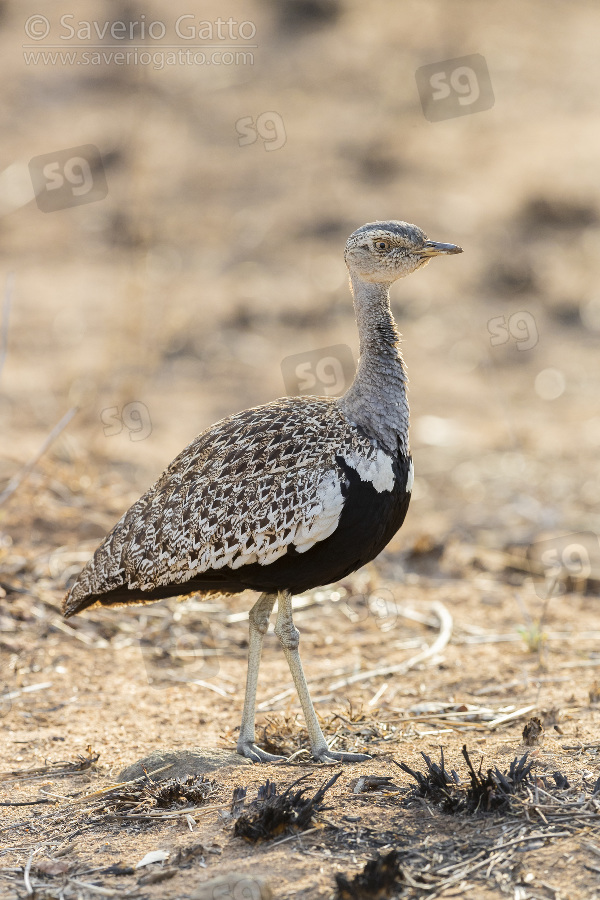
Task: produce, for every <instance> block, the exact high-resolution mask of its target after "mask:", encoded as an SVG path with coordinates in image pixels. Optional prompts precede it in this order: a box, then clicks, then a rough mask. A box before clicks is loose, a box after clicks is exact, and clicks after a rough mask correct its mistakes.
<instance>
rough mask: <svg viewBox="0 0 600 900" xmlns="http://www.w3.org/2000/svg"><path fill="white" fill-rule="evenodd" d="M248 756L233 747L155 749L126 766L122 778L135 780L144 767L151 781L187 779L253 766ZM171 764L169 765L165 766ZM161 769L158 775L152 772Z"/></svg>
mask: <svg viewBox="0 0 600 900" xmlns="http://www.w3.org/2000/svg"><path fill="white" fill-rule="evenodd" d="M251 765H252V763H251V762H250V760H249V759H246V758H245V757H243V756H240V755H239V753H232V752H231V751H230V750H218V749H213V748H211V749H203V748H201V747H194V748H193V749H192V750H155V751H154V752H153V753H151V754H150V756H145V757H144V759H140V760H138V761H137V762H135V763H132V765H130V766H127V768H126V769H123V771H122V772H121V774H120V775H119V781H133V780H134V779H136V778H140V777H141V776H143V774H144V769H145V770H146V772H148V774H149V775H150V776H151V780H152V781H165V779H167V778H185V777H186V776H187V775H206V774H208V773H209V772H215V771H216V770H217V769H222V768H225V767H226V766H251ZM163 766H169V768H166V769H165V768H163ZM156 769H162V771H161V772H157V773H156V775H152V774H151V773H152V772H154V771H156Z"/></svg>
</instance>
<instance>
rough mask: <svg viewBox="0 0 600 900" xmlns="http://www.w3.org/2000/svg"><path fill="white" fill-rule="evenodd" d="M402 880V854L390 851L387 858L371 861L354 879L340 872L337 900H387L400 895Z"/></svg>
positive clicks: (337, 881)
mask: <svg viewBox="0 0 600 900" xmlns="http://www.w3.org/2000/svg"><path fill="white" fill-rule="evenodd" d="M402 880H403V873H402V869H401V868H400V854H399V852H398V851H397V850H390V852H389V853H388V854H386V855H385V856H376V857H375V859H370V860H369V862H368V863H367V864H366V866H365V867H364V869H363V870H362V872H359V873H358V874H357V875H355V876H354V878H352V879H350V878H348V877H347V876H346V875H343V874H342V873H341V872H338V873H337V874H336V876H335V882H336V887H337V893H336V895H335V900H386V898H388V897H392V896H397V895H398V890H399V889H400V888H401V883H402Z"/></svg>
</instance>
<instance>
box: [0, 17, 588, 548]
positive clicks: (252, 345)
mask: <svg viewBox="0 0 600 900" xmlns="http://www.w3.org/2000/svg"><path fill="white" fill-rule="evenodd" d="M0 14H1V33H0V76H1V81H2V85H3V89H2V95H1V97H0V121H1V132H2V135H3V140H2V148H1V160H0V215H1V219H0V284H2V291H1V293H3V294H5V301H4V314H3V326H2V327H3V331H2V337H3V341H2V345H1V349H2V362H3V368H2V372H1V375H0V416H1V421H2V425H1V433H2V452H1V460H0V478H1V479H2V480H1V481H0V490H1V489H2V487H6V485H7V484H9V482H10V479H11V478H13V477H14V476H15V475H17V474H18V473H19V471H20V470H21V469H22V467H23V465H24V464H25V463H26V462H27V461H28V460H30V459H31V458H32V457H33V456H34V455H35V454H36V453H37V452H38V450H39V448H40V447H41V445H42V443H43V442H44V440H45V439H46V438H47V436H48V435H49V434H50V432H51V430H52V428H53V427H54V426H55V425H56V424H57V422H59V420H60V419H61V417H63V416H64V415H65V413H67V412H68V410H70V409H71V408H73V407H75V406H76V407H78V410H79V411H78V412H77V414H76V415H75V416H74V417H73V418H72V420H71V421H70V422H69V424H68V425H67V426H66V427H65V428H64V429H63V430H62V432H61V433H60V435H59V436H58V437H57V438H56V440H55V441H54V442H53V444H52V446H51V447H50V448H49V449H48V450H47V451H46V453H45V454H44V455H43V457H42V458H41V459H40V461H39V462H38V463H37V465H36V466H35V468H34V470H33V471H32V473H31V474H30V476H29V478H28V480H27V482H24V483H23V484H22V485H21V486H20V487H19V488H18V489H17V490H16V491H14V493H12V494H11V496H10V497H9V498H8V499H7V500H6V501H5V502H4V504H3V506H2V508H1V518H0V525H1V526H2V529H3V531H4V534H5V536H4V546H5V547H6V546H8V545H9V544H10V543H11V542H12V544H13V550H14V547H15V545H17V544H18V545H21V546H22V547H23V548H25V547H27V551H26V552H32V553H33V554H34V555H35V553H36V552H41V550H42V549H43V550H44V551H47V550H48V549H51V548H52V547H59V546H61V545H69V546H76V545H77V544H78V543H79V542H82V546H83V547H86V548H87V547H89V550H91V549H92V548H93V546H94V544H95V543H96V542H97V540H98V539H99V538H101V537H102V536H103V534H104V533H105V532H106V530H107V529H108V528H109V527H110V526H111V525H112V524H113V523H114V521H115V520H116V518H117V517H118V516H119V515H120V514H121V513H122V512H123V511H124V510H125V509H126V508H127V506H128V505H129V504H130V502H132V501H133V500H134V499H135V498H136V497H137V496H138V495H139V493H140V492H141V491H142V490H144V489H145V488H146V487H147V486H148V485H149V484H150V482H151V481H152V480H153V479H154V478H155V477H156V476H157V475H158V474H159V473H160V472H161V471H162V469H163V468H164V467H165V465H166V464H167V463H168V462H169V461H170V460H171V459H172V458H173V457H174V456H175V455H176V454H177V453H178V452H179V451H180V450H181V449H182V448H183V447H184V446H185V445H186V444H187V443H188V442H189V441H190V440H191V439H192V438H193V437H194V436H195V435H196V434H197V433H198V432H200V431H201V430H202V429H204V428H205V427H207V426H208V425H210V424H211V423H212V422H214V421H216V420H217V419H218V418H220V417H222V416H225V415H228V414H231V413H234V412H236V411H238V410H240V409H243V408H245V407H247V406H251V405H256V404H260V403H264V402H267V401H269V400H271V399H273V398H275V397H278V396H282V395H284V394H285V393H290V392H292V393H294V392H301V391H306V392H308V393H322V392H324V391H328V392H331V393H341V392H342V391H343V390H344V389H345V388H346V387H347V386H348V379H349V377H351V369H352V365H353V363H352V360H354V361H356V359H357V351H358V347H357V343H358V342H357V334H356V329H355V324H354V316H353V310H352V302H351V297H350V294H349V290H348V281H347V273H346V270H345V266H344V262H343V249H344V243H345V240H346V238H347V236H348V235H349V234H350V233H351V232H352V231H353V230H354V229H355V228H357V227H358V226H360V225H362V224H363V223H364V222H368V221H373V220H376V219H389V218H393V219H404V220H406V221H409V222H414V223H416V224H418V225H419V226H420V227H422V228H423V229H424V230H425V231H426V232H427V234H428V235H429V237H431V238H433V239H435V240H440V241H449V242H454V243H457V244H460V245H461V246H462V247H463V248H464V251H465V252H464V254H463V255H462V256H460V257H455V258H442V259H440V260H436V261H434V262H433V264H432V265H430V266H428V267H427V268H426V269H425V270H424V271H422V272H419V273H418V274H416V275H415V276H413V277H411V278H410V279H408V280H407V281H406V282H399V283H397V284H396V285H395V286H394V288H393V309H394V313H395V315H396V318H397V321H398V323H399V326H400V328H401V331H402V333H403V336H404V355H405V360H406V363H407V366H408V371H409V376H410V403H411V412H412V448H413V454H414V458H415V470H416V481H415V492H414V499H413V503H412V506H411V510H410V512H409V515H408V519H407V523H406V526H405V528H404V529H403V530H402V532H401V533H400V534H399V535H398V536H397V537H396V539H395V541H394V542H393V544H392V545H391V546H390V548H389V550H388V552H387V555H386V557H385V558H386V559H388V560H390V561H393V560H394V558H395V554H401V553H404V552H406V551H407V550H408V549H410V548H414V547H417V546H420V547H421V549H422V550H423V549H424V550H426V551H427V552H429V551H431V552H432V553H434V554H435V548H436V547H442V546H444V545H446V544H447V543H448V541H449V540H456V541H459V542H463V543H466V544H470V543H476V544H478V545H480V546H481V545H482V546H486V547H491V548H506V547H509V546H514V545H518V544H530V543H532V542H535V541H537V540H542V539H545V538H546V537H547V536H548V535H552V534H555V533H571V534H572V533H581V532H594V533H596V534H597V533H598V532H600V513H599V505H600V459H599V454H598V446H599V443H600V410H599V397H600V390H599V388H600V367H599V363H598V360H599V355H598V342H599V338H600V287H599V281H600V254H599V253H598V246H599V238H600V217H599V202H598V194H599V188H600V166H599V165H598V160H599V158H600V120H599V118H598V91H597V86H598V84H599V83H600V57H599V55H598V52H597V48H598V35H599V34H600V7H598V5H597V4H596V3H594V2H592V0H572V2H570V3H569V4H564V3H559V2H556V0H555V2H550V0H518V2H517V0H514V2H512V0H506V2H503V3H485V4H484V3H480V2H476V0H397V2H395V3H393V4H391V3H390V2H389V0H371V2H369V3H363V2H359V0H226V2H225V3H224V2H223V0H203V2H202V3H197V2H189V3H187V4H185V5H182V4H178V3H175V4H173V5H172V6H170V7H167V5H165V4H160V3H157V2H151V0H146V2H141V0H140V2H133V0H132V2H108V3H107V2H103V3H101V2H81V0H78V2H77V4H75V5H73V4H70V5H69V4H68V3H63V2H54V0H51V2H45V3H43V4H37V5H36V4H34V3H31V2H29V0H27V2H19V3H17V2H10V0H5V2H3V3H2V4H1V6H0ZM69 54H70V55H69ZM5 286H6V287H5ZM290 357H292V360H291V361H290V360H289V358H290ZM282 366H283V368H282Z"/></svg>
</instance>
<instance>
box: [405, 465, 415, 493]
mask: <svg viewBox="0 0 600 900" xmlns="http://www.w3.org/2000/svg"><path fill="white" fill-rule="evenodd" d="M414 483H415V466H414V463H413V461H412V459H411V461H410V468H409V470H408V476H407V478H406V491H407V493H408V494H410V493H412V489H413V484H414Z"/></svg>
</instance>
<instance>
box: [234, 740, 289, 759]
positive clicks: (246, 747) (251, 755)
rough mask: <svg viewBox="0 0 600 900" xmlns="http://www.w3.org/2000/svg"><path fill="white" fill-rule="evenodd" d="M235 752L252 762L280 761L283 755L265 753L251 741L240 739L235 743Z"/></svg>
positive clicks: (283, 757)
mask: <svg viewBox="0 0 600 900" xmlns="http://www.w3.org/2000/svg"><path fill="white" fill-rule="evenodd" d="M237 752H238V753H239V754H240V756H245V757H246V759H251V760H252V762H263V763H265V762H280V761H281V760H282V759H285V756H276V755H275V754H274V753H267V751H266V750H261V749H260V747H257V746H256V744H255V743H254V742H253V741H240V742H239V743H238V745H237Z"/></svg>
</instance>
